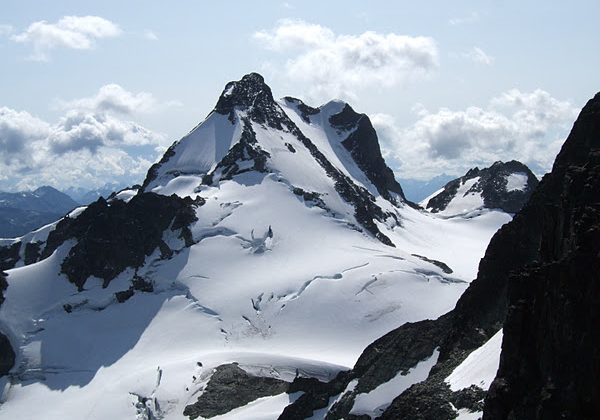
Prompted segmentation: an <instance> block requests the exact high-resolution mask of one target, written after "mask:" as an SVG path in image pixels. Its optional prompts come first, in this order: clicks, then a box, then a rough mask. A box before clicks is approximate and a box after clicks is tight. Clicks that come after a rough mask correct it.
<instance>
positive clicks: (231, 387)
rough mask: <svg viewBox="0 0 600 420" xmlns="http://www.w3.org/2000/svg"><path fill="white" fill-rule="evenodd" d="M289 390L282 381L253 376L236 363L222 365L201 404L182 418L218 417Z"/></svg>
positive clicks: (189, 410)
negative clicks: (262, 398)
mask: <svg viewBox="0 0 600 420" xmlns="http://www.w3.org/2000/svg"><path fill="white" fill-rule="evenodd" d="M288 387H289V384H288V383H287V382H285V381H282V380H279V379H275V378H264V377H259V376H252V375H250V374H248V373H246V371H244V370H243V369H242V368H240V367H239V366H238V365H237V363H230V364H227V365H221V366H219V367H217V368H216V370H215V373H213V375H212V377H211V378H210V380H209V382H208V384H207V386H206V389H205V390H204V391H203V392H202V395H200V397H198V400H197V401H196V402H195V403H194V404H190V405H188V406H186V407H185V410H184V412H183V415H184V416H188V417H189V418H190V419H196V418H198V417H200V416H202V417H204V418H210V417H214V416H218V415H220V414H225V413H228V412H230V411H231V410H233V409H235V408H238V407H241V406H243V405H246V404H248V403H249V402H251V401H254V400H256V399H258V398H261V397H266V396H269V395H277V394H281V393H282V392H286V391H287V390H288Z"/></svg>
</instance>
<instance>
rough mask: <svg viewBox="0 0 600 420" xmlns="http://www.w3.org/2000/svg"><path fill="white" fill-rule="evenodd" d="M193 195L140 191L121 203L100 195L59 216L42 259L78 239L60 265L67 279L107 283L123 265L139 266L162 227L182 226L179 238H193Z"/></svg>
mask: <svg viewBox="0 0 600 420" xmlns="http://www.w3.org/2000/svg"><path fill="white" fill-rule="evenodd" d="M201 204H202V201H197V202H194V201H193V200H192V199H191V198H189V197H186V198H180V197H177V196H175V195H173V196H169V197H167V196H161V195H157V194H153V193H141V194H138V195H136V196H135V197H133V198H132V199H131V200H130V201H129V202H127V203H125V202H124V201H121V200H114V201H112V202H110V203H108V202H107V201H106V200H104V199H103V198H100V199H98V201H96V202H95V203H92V204H90V205H89V206H88V207H87V208H86V210H85V211H83V212H82V213H81V214H80V215H79V216H78V217H77V218H75V219H71V218H68V217H67V218H64V219H62V220H61V221H60V222H59V223H58V225H57V226H56V229H55V230H53V231H52V232H50V234H49V236H48V241H47V243H46V247H45V248H44V250H43V251H42V254H41V258H46V257H48V256H49V255H50V254H52V252H54V250H55V249H56V248H58V247H59V246H60V245H62V244H63V243H64V242H65V241H67V240H69V239H76V240H77V243H76V244H75V245H74V246H73V247H72V248H71V250H70V251H69V254H68V255H67V257H66V258H65V259H64V261H63V263H62V265H61V269H62V272H63V273H65V274H66V275H67V277H68V279H69V281H70V282H72V283H74V284H75V285H76V286H77V287H78V288H79V289H82V288H83V286H84V285H85V282H86V280H87V279H88V277H90V276H96V277H98V278H101V279H103V280H104V286H105V287H106V286H107V285H108V284H109V282H110V281H111V280H112V279H114V278H115V277H116V276H117V275H118V274H119V273H121V272H122V271H123V270H124V269H125V268H127V267H133V268H137V267H140V266H141V265H142V264H143V263H144V260H145V258H146V256H148V255H150V254H151V253H152V252H153V251H154V250H155V249H156V248H157V247H159V245H160V244H161V242H162V236H163V232H164V231H165V230H167V229H171V230H172V231H177V230H181V233H180V237H181V238H182V239H183V240H184V241H185V242H186V244H187V245H188V246H189V245H191V243H192V238H191V232H190V231H189V225H190V224H191V223H192V222H194V221H195V220H196V215H195V211H194V205H201Z"/></svg>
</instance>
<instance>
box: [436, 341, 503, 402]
mask: <svg viewBox="0 0 600 420" xmlns="http://www.w3.org/2000/svg"><path fill="white" fill-rule="evenodd" d="M501 347H502V330H500V331H498V332H497V333H496V334H494V336H493V337H492V338H490V339H489V340H488V341H487V342H486V343H485V344H484V345H483V346H481V347H480V348H478V349H477V350H475V351H473V352H472V353H471V354H469V355H468V356H467V358H466V359H465V360H464V361H463V362H462V363H461V364H460V365H458V366H457V367H456V369H454V370H453V371H452V373H451V374H450V376H448V377H447V378H446V379H445V381H446V382H447V383H448V384H449V385H450V389H451V390H452V391H460V390H461V389H463V388H468V387H470V386H471V385H477V386H478V387H479V388H481V389H483V390H484V391H487V390H488V389H489V388H490V384H491V383H492V381H493V380H494V378H495V377H496V372H497V371H498V365H499V364H500V351H501Z"/></svg>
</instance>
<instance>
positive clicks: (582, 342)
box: [484, 94, 600, 420]
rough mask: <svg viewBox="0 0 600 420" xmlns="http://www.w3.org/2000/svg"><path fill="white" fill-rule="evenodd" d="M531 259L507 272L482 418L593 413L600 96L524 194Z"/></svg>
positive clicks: (599, 388)
mask: <svg viewBox="0 0 600 420" xmlns="http://www.w3.org/2000/svg"><path fill="white" fill-rule="evenodd" d="M529 207H530V208H532V209H534V210H535V211H530V213H529V214H527V215H525V216H526V217H527V220H526V222H528V223H536V224H537V225H539V227H540V236H539V238H538V247H539V250H540V252H539V257H538V258H537V259H536V261H535V262H534V263H533V264H531V265H529V266H527V267H523V268H522V269H521V270H519V271H517V272H515V273H513V275H512V276H511V277H510V280H509V283H508V314H507V317H506V322H505V324H504V341H503V344H502V355H501V360H500V368H499V371H498V375H497V377H496V379H495V380H494V382H493V384H492V386H491V388H490V391H489V394H488V397H487V399H486V402H485V410H484V418H485V419H493V420H494V419H592V418H597V415H598V412H600V383H599V382H598V375H599V374H600V330H599V329H598V326H599V325H600V280H599V278H598V273H600V253H599V251H600V94H597V95H596V96H595V97H594V99H592V100H590V101H589V102H588V104H587V105H586V106H585V107H584V108H583V110H582V112H581V114H580V116H579V118H578V119H577V121H576V122H575V125H574V127H573V130H572V131H571V134H570V135H569V137H568V139H567V141H566V143H565V144H564V146H563V148H562V150H561V152H560V153H559V155H558V157H557V159H556V162H555V163H554V167H553V169H552V172H551V173H550V174H549V175H547V176H546V177H544V179H543V180H542V182H541V184H540V187H539V188H538V190H537V191H536V194H535V195H534V196H533V197H532V199H531V204H530V206H529Z"/></svg>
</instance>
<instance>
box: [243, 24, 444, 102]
mask: <svg viewBox="0 0 600 420" xmlns="http://www.w3.org/2000/svg"><path fill="white" fill-rule="evenodd" d="M253 37H254V39H255V40H256V41H257V42H258V43H259V44H260V45H261V46H263V47H264V48H265V49H268V50H271V51H274V52H277V53H285V54H291V55H292V56H291V58H288V59H287V61H286V63H285V65H284V67H285V75H286V77H287V78H288V79H289V80H290V81H293V82H303V83H306V84H307V85H308V86H309V89H310V92H309V96H311V97H312V98H313V99H330V98H331V97H332V96H337V97H354V96H355V92H356V91H357V90H360V89H365V88H369V87H373V86H384V87H389V86H394V85H398V84H400V83H402V82H404V81H406V80H407V79H410V78H413V77H417V76H422V75H426V74H428V73H430V72H431V71H433V70H434V69H436V68H437V66H438V50H437V46H436V43H435V41H434V40H433V39H432V38H429V37H422V36H407V35H398V34H395V33H388V34H380V33H377V32H373V31H367V32H364V33H362V34H359V35H338V34H335V33H334V32H333V31H332V30H331V29H329V28H327V27H324V26H321V25H316V24H311V23H307V22H304V21H301V20H282V21H280V22H279V23H278V24H277V26H275V28H273V29H271V30H262V31H258V32H255V33H254V35H253Z"/></svg>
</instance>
